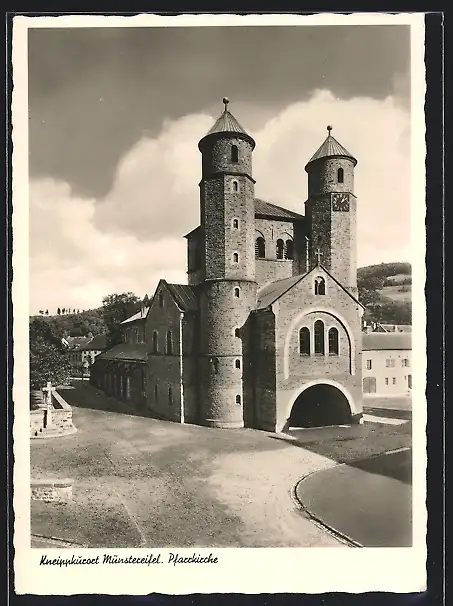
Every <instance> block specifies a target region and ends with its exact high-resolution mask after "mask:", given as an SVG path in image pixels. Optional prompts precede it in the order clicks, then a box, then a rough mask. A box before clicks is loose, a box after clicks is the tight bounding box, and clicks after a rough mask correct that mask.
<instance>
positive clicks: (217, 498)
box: [12, 14, 426, 594]
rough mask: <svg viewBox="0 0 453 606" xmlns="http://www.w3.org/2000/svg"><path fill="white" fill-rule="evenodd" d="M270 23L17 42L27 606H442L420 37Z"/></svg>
mask: <svg viewBox="0 0 453 606" xmlns="http://www.w3.org/2000/svg"><path fill="white" fill-rule="evenodd" d="M280 17H281V18H279V16H278V15H276V16H275V17H274V18H273V16H271V15H268V16H262V17H261V18H260V17H258V16H257V17H255V18H254V17H253V16H244V17H242V18H241V17H239V16H236V17H235V16H234V15H230V16H226V15H225V16H219V15H217V16H214V15H211V16H210V15H204V16H203V15H198V16H197V15H188V16H179V17H176V16H175V17H154V18H153V15H143V16H141V17H140V16H137V17H133V18H132V17H131V18H129V17H122V18H121V17H117V18H116V17H114V16H112V17H108V16H106V17H101V16H91V17H90V16H88V15H87V16H83V15H79V16H71V15H65V16H62V17H45V18H44V17H30V18H27V17H22V18H17V20H16V19H15V24H14V28H15V31H14V35H15V38H14V41H13V42H14V47H13V66H17V68H16V70H15V73H14V92H13V110H12V119H13V144H14V153H13V167H14V169H15V170H14V169H13V211H14V217H13V234H14V253H13V267H14V272H15V273H14V279H13V311H14V321H15V326H14V330H15V335H14V357H15V368H14V373H15V375H14V377H15V380H14V390H15V398H14V406H15V409H14V412H15V422H14V432H15V434H14V436H15V444H14V449H15V471H14V482H15V495H14V508H15V512H16V521H15V539H14V540H15V549H16V556H15V557H16V560H15V571H16V582H17V584H18V590H20V589H22V593H43V594H46V593H49V594H50V593H58V592H59V591H62V593H80V592H81V590H82V592H83V593H85V592H86V593H103V592H105V593H137V592H138V593H140V592H141V591H143V589H145V591H146V592H152V591H162V590H163V587H164V586H163V584H164V583H167V585H166V587H167V588H168V587H170V586H172V583H173V584H174V585H173V586H172V587H173V589H172V590H171V591H170V592H171V593H190V592H192V591H201V592H206V593H210V592H214V591H220V592H226V591H228V592H230V591H235V590H238V591H243V592H245V593H246V592H247V587H246V583H247V580H249V581H250V579H247V575H246V574H245V567H247V566H251V565H252V560H251V559H252V554H255V555H253V561H254V564H253V567H254V570H255V572H254V575H253V576H254V577H257V578H256V579H255V580H254V582H253V583H251V592H255V591H256V590H257V588H261V587H262V588H263V591H269V592H272V591H291V592H296V593H297V592H301V593H302V592H308V593H310V592H315V593H316V592H320V591H330V590H343V591H355V590H369V589H371V590H386V589H387V585H386V583H387V582H388V587H389V588H390V590H391V589H392V588H393V589H394V588H395V583H398V579H400V580H401V584H402V590H403V591H409V590H410V588H411V587H412V588H413V590H414V591H415V590H422V589H423V587H424V583H425V577H424V575H425V560H424V550H425V542H426V538H425V530H426V527H425V523H426V522H425V516H426V512H425V506H424V503H425V463H426V462H425V446H426V445H425V415H426V400H425V383H426V360H425V353H424V352H425V301H424V297H425V295H424V275H425V267H424V262H425V261H424V253H425V250H424V242H425V239H424V229H425V226H424V221H425V181H424V158H425V148H424V132H425V131H424V128H425V127H424V113H423V112H424V110H423V104H424V94H425V88H424V87H425V80H424V78H425V76H424V65H423V53H424V42H423V15H418V16H417V15H403V14H399V15H398V14H395V15H385V14H382V15H378V14H376V15H373V14H369V15H362V16H360V15H358V14H351V15H348V16H344V15H343V16H340V15H337V16H335V15H315V16H313V17H308V16H307V17H303V16H299V17H293V18H292V20H291V16H289V15H286V16H280ZM419 234H421V236H420V235H419ZM16 360H18V361H17V362H16ZM27 401H28V405H27ZM18 408H20V412H19V411H18ZM243 548H248V549H243ZM250 548H251V549H250ZM282 548H283V549H282ZM308 548H310V549H308ZM357 549H365V552H361V553H360V552H358V551H357ZM247 554H248V555H247ZM402 554H405V555H404V557H403V555H402ZM260 558H263V560H262V563H261V564H260V562H261V560H260ZM368 558H370V560H369V562H374V560H373V558H380V559H379V562H382V568H381V569H380V570H381V574H380V575H374V577H371V580H369V579H368V576H369V575H368V573H369V572H370V571H369V569H370V568H372V565H371V564H370V565H369V566H368V570H366V571H365V572H364V573H363V576H362V575H361V572H360V570H361V567H362V566H363V567H364V568H366V567H367V564H366V562H367V561H368ZM403 559H404V560H405V562H407V563H408V565H409V563H410V562H413V567H412V568H411V570H408V571H406V573H404V571H400V573H399V576H398V575H397V572H396V571H395V567H396V566H397V563H398V562H399V563H400V564H399V565H401V562H402V560H403ZM277 562H278V564H277ZM323 562H324V563H325V564H327V563H329V569H330V570H333V569H334V568H335V567H336V566H338V567H339V568H338V570H335V572H332V578H331V579H326V578H325V575H322V567H323V564H322V563H323ZM347 562H350V563H349V564H348V563H347ZM280 566H281V567H282V569H283V567H285V570H286V573H285V575H283V574H282V575H280V574H279V572H278V569H279V568H278V567H280ZM342 566H344V567H346V566H347V567H348V570H349V574H347V575H345V574H344V569H343V571H342V568H341V567H342ZM373 566H374V564H373ZM379 566H381V564H380V565H379ZM227 567H230V568H229V569H230V570H232V571H236V573H237V585H236V582H235V581H234V580H233V579H232V573H231V572H227ZM31 568H32V569H33V570H35V571H36V572H35V573H34V574H33V575H32V574H28V570H30V569H31ZM300 569H304V570H305V573H304V574H303V575H302V574H299V572H298V571H300ZM352 570H355V572H352V573H351V571H352ZM308 571H310V572H308ZM176 575H181V581H180V584H178V583H179V581H178V580H175V579H177V578H178V577H177V576H176ZM367 575H368V576H367ZM386 575H387V576H386ZM406 577H407V578H406ZM134 579H135V581H136V582H134ZM228 579H229V580H228ZM367 579H368V580H367ZM405 579H406V580H405ZM60 582H61V586H62V587H63V589H61V588H60V586H59V583H60ZM368 582H369V583H370V584H368V585H367V583H368ZM227 583H228V585H227ZM348 583H349V584H348ZM361 583H362V584H361ZM411 583H412V585H411ZM54 584H55V585H54ZM355 584H357V585H355ZM228 587H229V589H228ZM272 587H275V589H272ZM226 588H227V589H226Z"/></svg>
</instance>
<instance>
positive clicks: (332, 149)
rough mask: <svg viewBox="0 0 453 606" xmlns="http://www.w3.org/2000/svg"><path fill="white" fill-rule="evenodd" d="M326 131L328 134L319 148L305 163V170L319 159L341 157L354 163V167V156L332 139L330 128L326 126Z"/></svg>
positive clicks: (355, 161) (355, 162)
mask: <svg viewBox="0 0 453 606" xmlns="http://www.w3.org/2000/svg"><path fill="white" fill-rule="evenodd" d="M327 130H328V133H329V134H328V135H327V137H326V139H325V140H324V142H323V143H322V145H321V147H320V148H319V149H318V150H317V151H316V152H315V153H314V154H313V156H312V157H311V158H310V160H309V161H308V162H307V165H306V167H305V168H307V166H308V165H309V164H310V163H311V162H314V161H315V160H319V159H320V158H329V157H332V156H336V157H338V156H342V157H343V158H350V159H351V160H352V161H353V162H354V165H356V164H357V160H356V159H355V158H354V156H353V155H352V154H351V153H350V152H348V150H347V149H346V148H345V147H343V146H342V145H341V143H338V141H337V140H336V139H335V137H332V135H331V131H332V127H331V126H328V127H327Z"/></svg>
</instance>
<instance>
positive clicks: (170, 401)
mask: <svg viewBox="0 0 453 606" xmlns="http://www.w3.org/2000/svg"><path fill="white" fill-rule="evenodd" d="M168 403H169V404H170V406H171V405H172V404H173V391H172V389H171V385H170V387H169V388H168Z"/></svg>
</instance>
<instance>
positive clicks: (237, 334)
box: [234, 328, 241, 337]
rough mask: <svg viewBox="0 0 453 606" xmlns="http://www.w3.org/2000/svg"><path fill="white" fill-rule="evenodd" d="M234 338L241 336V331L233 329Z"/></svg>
mask: <svg viewBox="0 0 453 606" xmlns="http://www.w3.org/2000/svg"><path fill="white" fill-rule="evenodd" d="M234 336H235V337H240V336H241V331H240V329H239V328H235V329H234Z"/></svg>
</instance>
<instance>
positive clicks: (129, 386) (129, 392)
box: [126, 377, 131, 400]
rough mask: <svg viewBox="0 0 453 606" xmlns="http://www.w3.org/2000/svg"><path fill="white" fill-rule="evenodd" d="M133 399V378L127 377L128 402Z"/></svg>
mask: <svg viewBox="0 0 453 606" xmlns="http://www.w3.org/2000/svg"><path fill="white" fill-rule="evenodd" d="M130 399H131V378H130V377H126V400H130Z"/></svg>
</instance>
